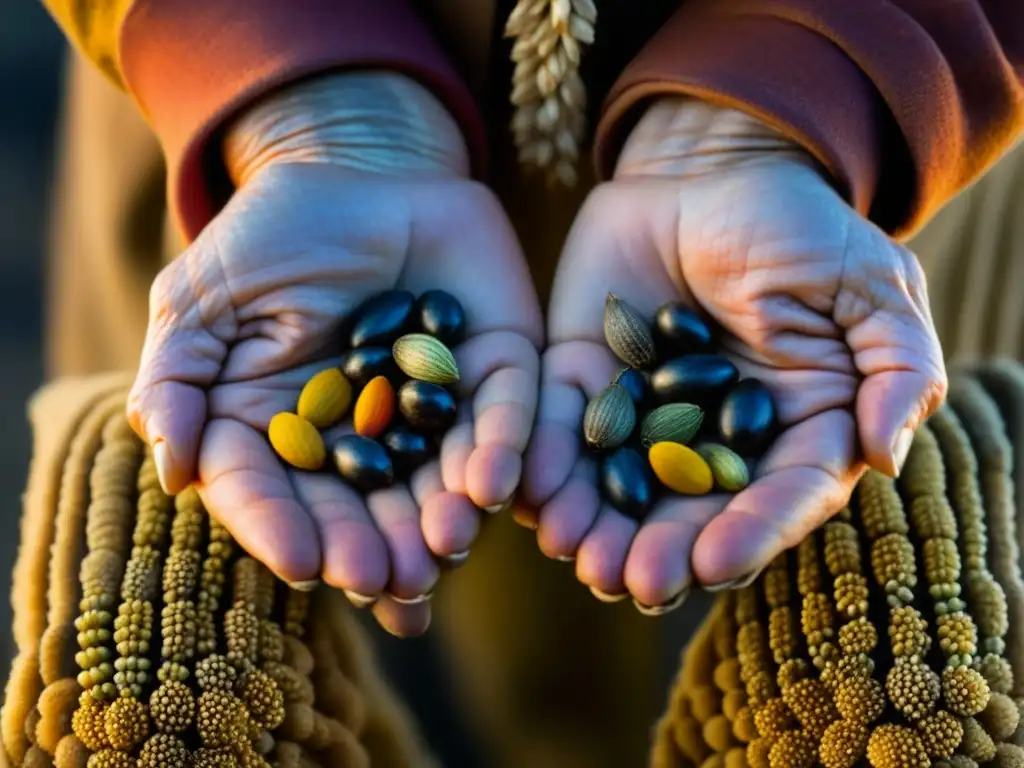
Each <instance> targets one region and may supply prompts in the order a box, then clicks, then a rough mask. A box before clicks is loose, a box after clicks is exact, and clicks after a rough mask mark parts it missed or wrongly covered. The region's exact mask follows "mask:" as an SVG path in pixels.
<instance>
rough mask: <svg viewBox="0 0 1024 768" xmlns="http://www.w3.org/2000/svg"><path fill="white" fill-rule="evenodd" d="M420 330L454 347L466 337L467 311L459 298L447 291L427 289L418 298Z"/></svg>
mask: <svg viewBox="0 0 1024 768" xmlns="http://www.w3.org/2000/svg"><path fill="white" fill-rule="evenodd" d="M415 314H416V317H417V320H418V322H419V325H420V330H422V331H423V332H424V333H429V334H430V335H431V336H433V337H434V338H436V339H439V340H440V341H441V342H443V343H444V344H445V345H446V346H448V347H453V346H455V345H456V344H458V343H459V342H461V341H462V340H463V339H464V338H465V337H466V312H465V310H463V308H462V304H460V303H459V300H458V299H456V298H455V297H454V296H452V295H451V294H450V293H447V292H445V291H427V292H426V293H424V294H423V295H422V296H420V297H419V299H417V300H416V308H415Z"/></svg>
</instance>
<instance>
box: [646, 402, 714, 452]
mask: <svg viewBox="0 0 1024 768" xmlns="http://www.w3.org/2000/svg"><path fill="white" fill-rule="evenodd" d="M703 421H704V412H703V411H701V409H700V408H699V407H698V406H696V405H691V404H690V403H670V404H669V405H663V406H661V407H660V408H655V409H654V410H653V411H651V412H650V413H648V414H647V416H646V418H644V422H643V424H642V425H641V427H640V443H641V444H642V445H643V447H644V448H650V447H651V446H652V445H654V444H655V443H661V442H669V443H682V444H686V443H688V442H690V440H692V439H693V436H694V435H696V434H697V430H699V429H700V425H701V422H703Z"/></svg>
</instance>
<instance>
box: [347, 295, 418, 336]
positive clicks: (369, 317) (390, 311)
mask: <svg viewBox="0 0 1024 768" xmlns="http://www.w3.org/2000/svg"><path fill="white" fill-rule="evenodd" d="M415 301H416V297H415V296H413V295H412V294H411V293H409V292H408V291H385V292H384V293H379V294H377V295H376V296H373V297H371V298H369V299H367V300H366V301H364V302H363V303H362V304H361V305H359V307H357V308H356V311H355V313H354V314H353V324H352V332H351V333H350V334H349V346H351V347H352V348H353V349H355V348H357V347H386V346H388V345H390V344H391V343H392V342H394V340H395V339H397V338H398V337H399V336H401V335H402V334H403V333H404V332H405V331H406V329H407V328H408V327H409V324H410V321H411V318H412V307H413V304H414V303H415Z"/></svg>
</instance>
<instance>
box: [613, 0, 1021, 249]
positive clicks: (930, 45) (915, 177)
mask: <svg viewBox="0 0 1024 768" xmlns="http://www.w3.org/2000/svg"><path fill="white" fill-rule="evenodd" d="M1022 81H1024V4H1022V3H1021V2H1020V0H943V1H942V2H935V1H934V0H858V1H857V2H835V0H688V1H687V2H685V3H684V4H683V5H682V6H681V7H680V9H679V11H677V12H676V14H675V15H674V16H673V17H672V18H671V19H670V20H669V21H668V23H667V24H666V25H665V26H664V27H663V28H662V29H661V30H660V31H659V33H658V34H657V35H656V36H655V37H654V38H653V39H652V40H650V42H649V43H648V44H647V46H646V47H645V48H644V49H643V50H642V51H641V52H640V54H639V55H638V56H637V57H636V58H635V59H634V60H633V62H631V64H630V65H629V66H628V67H627V69H626V70H625V71H624V72H623V73H622V75H621V76H620V78H619V79H618V81H617V82H616V83H615V85H614V86H613V88H612V90H611V92H610V93H609V95H608V99H607V102H606V105H605V110H604V113H603V116H602V119H601V121H600V124H599V126H598V129H597V136H596V141H595V159H596V161H597V163H598V167H599V170H600V172H601V174H602V176H604V177H606V178H607V177H608V176H609V175H610V174H611V173H612V172H613V170H614V164H615V160H616V157H617V154H618V149H619V148H620V147H621V144H622V142H623V140H624V138H625V136H626V135H627V134H628V131H629V128H630V127H631V125H632V124H633V123H634V122H635V119H636V117H637V116H638V114H639V113H640V111H641V110H642V108H643V106H644V105H645V104H647V103H649V102H650V100H651V99H654V98H657V97H659V96H666V95H673V94H674V95H689V96H694V97H699V98H703V99H706V100H708V101H711V102H714V103H719V104H721V105H723V106H729V107H733V108H736V109H740V110H743V111H745V112H747V113H749V114H752V115H754V116H756V117H759V118H761V119H763V120H764V121H766V122H767V123H769V124H771V125H772V126H774V127H776V128H777V129H779V130H781V131H782V132H784V133H785V134H787V135H788V136H790V137H791V138H793V139H794V140H796V141H798V142H799V143H801V144H802V145H803V146H804V147H805V148H806V149H807V150H808V151H809V152H811V153H812V154H813V155H814V156H815V157H816V158H817V159H818V160H819V161H820V162H821V163H822V164H823V165H824V166H825V167H826V168H827V169H828V170H829V172H830V173H831V174H832V176H833V178H834V180H835V182H836V184H837V186H838V188H839V189H840V191H841V192H842V193H843V194H844V195H845V196H846V198H847V199H848V200H849V201H850V203H851V205H853V206H854V207H855V208H856V209H857V210H858V211H860V212H861V213H863V214H865V215H868V216H870V217H871V218H872V219H873V220H874V221H875V222H876V223H878V224H879V226H881V227H883V228H884V229H886V230H887V231H888V232H890V233H892V234H893V235H895V236H897V237H907V236H909V235H910V234H912V233H913V232H915V231H916V230H917V229H919V228H920V227H921V226H922V225H923V224H924V223H925V222H926V221H927V220H928V219H929V218H930V217H931V216H932V215H933V214H934V213H935V212H936V211H937V210H938V209H939V208H940V207H941V206H942V205H944V204H945V203H946V202H948V201H949V200H950V199H951V198H952V197H953V196H955V195H956V194H957V193H958V192H959V191H960V190H962V189H963V188H964V187H966V186H967V185H969V184H970V183H971V182H972V181H974V180H975V179H976V178H978V177H979V176H980V175H981V174H982V173H983V172H984V171H985V170H986V169H987V168H989V167H990V166H991V165H992V164H993V163H995V162H996V161H997V160H998V159H999V158H1000V157H1001V156H1002V155H1003V154H1004V153H1005V152H1006V151H1007V150H1008V149H1009V148H1010V147H1012V146H1013V144H1014V143H1015V142H1016V140H1018V139H1019V138H1020V136H1021V134H1022V132H1024V82H1022Z"/></svg>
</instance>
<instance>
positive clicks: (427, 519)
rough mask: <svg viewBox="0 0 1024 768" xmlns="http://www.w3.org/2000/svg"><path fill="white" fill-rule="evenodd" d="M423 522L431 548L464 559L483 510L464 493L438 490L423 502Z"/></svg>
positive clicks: (424, 536)
mask: <svg viewBox="0 0 1024 768" xmlns="http://www.w3.org/2000/svg"><path fill="white" fill-rule="evenodd" d="M421 525H422V527H423V540H424V541H425V542H426V543H427V546H428V547H429V548H430V551H431V552H433V553H434V554H435V555H437V556H438V557H443V558H454V559H455V560H456V561H461V560H463V559H465V557H464V555H465V553H468V552H469V548H470V547H471V546H472V545H473V542H474V541H476V537H477V534H478V533H479V532H480V512H479V510H477V508H476V507H475V506H473V502H471V501H470V500H469V499H467V498H466V497H465V496H463V495H462V494H461V493H448V492H443V493H438V494H435V495H433V496H431V497H430V498H429V499H428V500H427V502H426V504H424V506H423V514H422V520H421Z"/></svg>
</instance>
